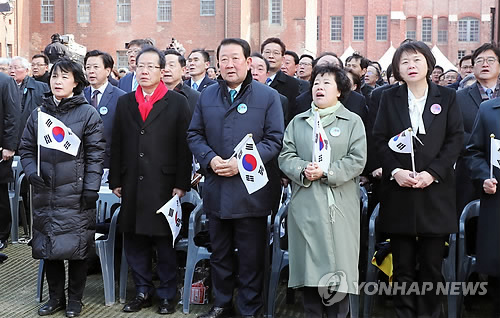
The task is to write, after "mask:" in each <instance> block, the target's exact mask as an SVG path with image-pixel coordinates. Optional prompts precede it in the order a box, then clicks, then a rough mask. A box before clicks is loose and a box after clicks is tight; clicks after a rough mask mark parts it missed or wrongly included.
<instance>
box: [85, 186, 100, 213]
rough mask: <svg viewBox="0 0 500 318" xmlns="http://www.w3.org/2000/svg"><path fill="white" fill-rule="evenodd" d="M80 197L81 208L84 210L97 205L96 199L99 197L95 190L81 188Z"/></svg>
mask: <svg viewBox="0 0 500 318" xmlns="http://www.w3.org/2000/svg"><path fill="white" fill-rule="evenodd" d="M82 199H83V208H84V209H85V210H88V209H95V208H96V206H97V199H99V194H97V191H92V190H83V194H82Z"/></svg>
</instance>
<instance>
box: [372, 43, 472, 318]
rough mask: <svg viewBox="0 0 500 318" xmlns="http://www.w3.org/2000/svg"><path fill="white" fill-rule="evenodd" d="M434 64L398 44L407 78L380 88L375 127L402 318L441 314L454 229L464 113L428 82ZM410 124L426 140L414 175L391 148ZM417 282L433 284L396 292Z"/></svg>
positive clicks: (384, 220) (398, 60) (383, 212)
mask: <svg viewBox="0 0 500 318" xmlns="http://www.w3.org/2000/svg"><path fill="white" fill-rule="evenodd" d="M434 65H435V59H434V57H433V55H432V53H431V51H430V49H429V48H428V46H427V45H426V44H424V43H423V42H409V43H405V44H403V45H401V46H400V47H399V48H398V49H397V50H396V52H395V54H394V58H393V60H392V66H393V69H394V76H395V77H396V79H397V80H399V81H404V82H405V84H403V85H400V86H397V87H393V88H390V89H388V90H386V91H384V92H383V94H382V99H381V102H380V109H379V111H378V114H377V118H376V120H375V125H374V128H373V139H374V143H375V148H376V149H377V152H378V153H377V155H378V160H380V162H381V163H382V180H381V193H380V217H379V222H378V224H377V230H378V231H380V232H384V233H387V234H388V235H389V237H390V239H391V246H392V254H393V266H394V284H395V286H398V287H399V288H400V289H399V293H397V294H396V295H395V297H394V305H395V307H396V314H397V316H398V317H404V318H409V317H437V316H439V312H440V308H441V307H440V302H439V300H440V297H436V292H435V288H436V283H438V282H441V280H442V277H441V263H442V260H443V255H444V247H445V240H446V238H447V237H448V236H449V234H450V233H453V232H456V231H457V229H458V227H457V219H456V212H455V173H454V169H453V165H454V163H455V161H456V159H457V157H458V154H459V152H460V149H461V147H462V139H463V128H462V118H461V115H460V110H459V109H458V107H457V105H456V103H455V91H454V90H452V89H449V88H445V87H441V86H437V85H435V84H433V83H431V82H430V81H429V75H430V73H431V72H432V69H433V68H434ZM410 127H411V128H412V129H413V131H414V132H416V133H417V136H418V138H419V139H420V140H421V141H422V143H423V144H420V143H419V142H418V141H416V139H415V138H414V139H413V140H414V142H413V146H414V153H415V166H416V168H415V171H416V174H415V175H414V174H413V171H412V170H413V169H412V162H411V156H410V154H407V153H396V152H394V151H393V150H391V148H389V146H388V141H389V140H390V139H391V138H393V137H394V136H396V135H398V134H399V133H401V132H402V131H404V130H406V129H407V128H410ZM417 238H418V239H417ZM417 263H418V264H419V271H418V272H417V270H416V265H417ZM414 282H416V283H417V284H418V286H419V290H422V282H430V283H432V284H433V286H432V290H430V291H426V293H425V295H422V296H417V295H416V293H415V292H414V293H413V294H408V293H404V294H403V293H401V290H404V291H406V292H408V289H409V287H410V285H411V284H412V283H414ZM403 284H405V287H403V288H401V286H402V285H403Z"/></svg>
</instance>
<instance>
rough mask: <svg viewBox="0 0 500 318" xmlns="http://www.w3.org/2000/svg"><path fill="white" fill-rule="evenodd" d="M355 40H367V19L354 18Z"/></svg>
mask: <svg viewBox="0 0 500 318" xmlns="http://www.w3.org/2000/svg"><path fill="white" fill-rule="evenodd" d="M352 18H353V30H352V34H353V38H352V39H353V40H354V41H364V39H365V17H363V16H353V17H352Z"/></svg>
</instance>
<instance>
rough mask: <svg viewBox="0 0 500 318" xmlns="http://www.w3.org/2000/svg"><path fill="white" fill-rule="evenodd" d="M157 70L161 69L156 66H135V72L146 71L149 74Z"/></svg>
mask: <svg viewBox="0 0 500 318" xmlns="http://www.w3.org/2000/svg"><path fill="white" fill-rule="evenodd" d="M157 68H161V67H159V66H156V65H151V64H150V65H144V64H139V65H137V70H143V69H147V70H148V71H149V72H152V71H154V70H155V69H157Z"/></svg>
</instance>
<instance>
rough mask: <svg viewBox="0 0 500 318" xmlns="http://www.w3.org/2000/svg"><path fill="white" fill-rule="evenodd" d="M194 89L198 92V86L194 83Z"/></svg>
mask: <svg viewBox="0 0 500 318" xmlns="http://www.w3.org/2000/svg"><path fill="white" fill-rule="evenodd" d="M193 89H194V90H195V91H197V90H198V84H196V83H193Z"/></svg>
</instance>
